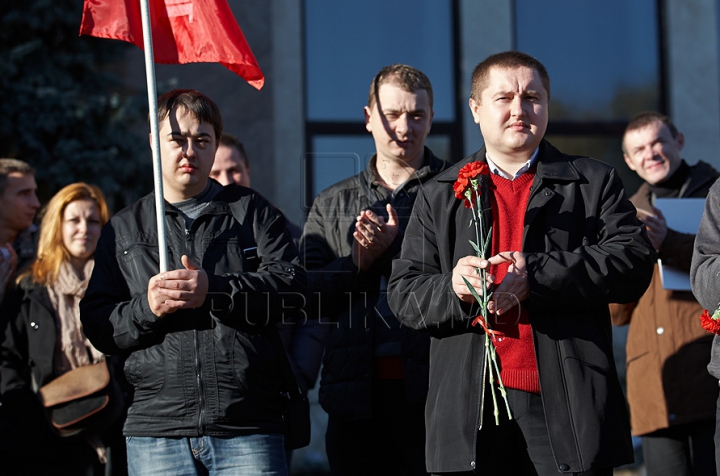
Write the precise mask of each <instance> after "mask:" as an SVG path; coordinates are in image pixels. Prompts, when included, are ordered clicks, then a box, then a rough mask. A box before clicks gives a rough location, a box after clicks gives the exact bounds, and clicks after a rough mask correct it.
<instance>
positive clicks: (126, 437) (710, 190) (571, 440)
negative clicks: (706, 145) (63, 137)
mask: <svg viewBox="0 0 720 476" xmlns="http://www.w3.org/2000/svg"><path fill="white" fill-rule="evenodd" d="M549 100H550V78H549V75H548V73H547V71H546V69H545V67H544V66H543V65H542V63H540V62H539V61H538V60H537V59H535V58H533V57H531V56H529V55H527V54H524V53H520V52H516V51H508V52H503V53H498V54H495V55H492V56H490V57H488V58H486V59H485V60H484V61H482V62H481V63H479V64H478V65H477V67H476V68H475V70H474V72H473V75H472V87H471V91H470V99H469V107H470V109H471V112H472V116H473V118H474V121H475V122H476V123H477V124H478V126H479V129H480V133H481V135H482V138H483V141H484V146H483V147H482V149H480V150H479V151H477V152H475V153H473V154H471V155H470V156H468V157H466V158H464V159H460V158H457V157H456V158H452V159H453V160H450V161H447V160H442V159H440V158H438V157H437V156H436V155H435V154H434V153H433V152H432V151H431V150H430V149H429V148H428V147H426V145H425V142H426V139H427V137H428V134H429V133H430V130H431V127H432V120H433V89H432V85H431V83H430V80H429V79H428V78H427V76H426V75H425V74H423V73H422V72H421V71H419V70H417V69H416V68H413V67H411V66H407V65H402V64H395V65H391V66H387V67H384V68H382V69H381V70H380V71H379V72H378V73H377V74H376V75H375V77H374V78H373V80H372V82H371V84H370V90H369V95H368V102H367V106H366V107H365V109H364V115H365V124H366V129H367V131H368V132H369V133H370V134H371V135H372V138H373V141H374V144H375V154H374V155H373V156H372V158H371V159H370V161H369V163H368V165H367V168H366V169H365V170H364V171H362V172H361V173H359V174H358V175H355V176H353V177H349V178H347V179H345V180H342V181H341V182H339V183H337V184H334V185H332V186H331V187H329V188H327V189H326V190H324V191H322V192H321V193H320V194H319V195H318V196H317V197H316V198H315V200H314V202H313V204H312V207H311V209H310V211H309V214H308V217H307V221H306V223H305V225H304V229H300V228H299V227H298V226H297V225H295V224H293V223H291V222H290V221H288V220H287V219H286V218H285V217H284V215H283V214H282V212H280V211H279V210H278V209H277V208H275V207H274V206H273V205H271V204H270V203H269V202H268V201H267V200H266V199H265V198H264V197H262V196H261V195H260V194H258V193H257V192H255V191H254V190H253V189H252V188H250V171H251V166H250V160H249V158H248V155H247V153H246V151H245V149H244V147H243V145H242V143H241V142H240V141H239V140H238V139H237V138H235V137H233V136H231V135H229V134H227V133H223V121H222V117H221V114H220V109H219V108H218V106H217V105H216V104H215V102H213V101H212V100H211V99H210V98H208V97H207V96H205V95H204V94H202V93H200V92H197V91H194V90H173V91H170V92H168V93H165V94H163V95H162V96H160V97H159V99H158V111H157V119H158V122H159V130H158V134H159V143H160V151H159V152H160V158H161V163H162V183H163V198H164V201H165V210H164V217H163V218H164V224H165V229H166V233H165V234H164V235H165V240H166V245H165V246H166V248H167V256H168V258H167V261H168V266H167V267H168V269H167V270H161V269H160V268H159V263H160V258H159V256H160V253H159V248H158V247H159V246H160V245H159V244H158V235H159V233H158V230H157V226H158V225H157V220H156V206H155V195H154V193H150V194H148V195H146V196H145V197H143V198H141V199H140V200H138V201H137V202H136V203H133V204H131V205H129V206H128V207H126V208H124V209H122V210H120V211H117V213H115V214H114V215H112V216H111V213H110V211H109V210H108V206H107V204H106V202H105V198H104V196H103V193H102V192H101V191H100V190H99V189H98V188H97V187H96V186H93V185H89V184H86V183H73V184H70V185H67V186H65V187H64V188H62V189H61V190H60V191H59V192H57V194H55V196H54V197H53V198H52V199H51V200H50V201H49V203H48V204H47V205H46V206H45V207H44V208H43V210H42V212H41V219H40V220H39V221H40V226H39V227H38V226H36V225H35V224H34V223H35V219H36V214H37V212H38V210H39V209H40V203H39V201H38V198H37V195H36V189H37V185H36V183H35V178H34V170H33V169H32V167H31V166H30V165H28V164H27V163H25V162H23V161H20V160H16V159H0V302H1V307H0V403H1V405H0V442H1V444H0V454H1V455H2V460H3V463H2V465H3V470H7V471H9V472H10V473H9V474H49V473H53V474H68V475H99V474H112V475H121V474H131V475H180V474H183V475H185V474H197V475H206V474H275V475H287V474H289V462H290V458H289V455H290V454H291V451H292V449H293V448H295V447H297V446H298V444H297V441H298V440H297V438H296V435H297V433H298V432H300V433H302V430H303V428H300V429H299V430H298V427H302V425H303V424H304V420H305V418H306V417H307V414H305V415H302V412H307V408H306V407H303V406H302V405H299V406H298V405H297V403H298V402H300V403H302V398H303V397H304V396H306V395H307V391H308V389H309V388H312V387H313V386H314V385H315V383H316V380H317V377H318V374H321V375H320V389H319V399H320V404H321V405H322V407H323V409H324V410H325V411H326V412H327V414H328V417H329V418H328V426H327V432H326V435H325V442H326V451H327V456H328V462H329V465H330V471H331V473H332V474H334V475H342V476H344V475H366V474H393V475H395V474H398V475H401V474H405V475H425V474H491V475H496V474H522V475H538V476H545V475H553V474H558V473H564V474H575V475H591V476H609V475H611V474H612V473H613V468H615V467H618V466H621V465H624V464H628V463H631V462H633V454H634V452H633V445H632V441H631V435H636V436H640V437H642V447H643V455H644V461H645V465H646V468H647V474H648V475H653V476H654V475H673V476H677V475H696V476H697V475H716V474H717V469H716V468H717V465H716V462H715V460H716V458H715V454H716V450H715V440H719V441H718V442H719V443H720V438H717V437H715V434H716V426H717V425H716V419H717V417H716V415H718V412H717V411H716V408H717V405H718V404H720V400H718V384H717V382H718V379H720V370H718V369H720V364H718V361H719V360H718V359H720V341H718V339H717V338H716V339H715V341H713V340H712V339H713V338H712V335H711V334H708V333H707V332H706V331H705V330H704V329H703V328H702V327H701V325H700V321H699V320H698V317H699V315H700V314H701V313H702V311H703V309H709V310H710V311H711V312H712V311H714V310H715V309H717V308H718V302H719V301H720V291H718V289H720V287H718V286H717V284H716V283H715V280H716V279H717V276H718V274H720V273H719V272H718V270H719V269H720V268H718V266H719V265H718V263H720V259H718V258H719V257H720V240H718V221H720V201H719V200H720V188H719V186H718V185H717V184H716V179H717V178H718V177H720V173H719V172H717V171H716V170H715V169H714V168H713V167H712V166H710V165H709V164H707V163H705V162H698V163H697V164H696V165H689V164H688V163H686V161H685V160H684V159H683V158H682V157H681V155H680V154H681V150H682V148H683V145H684V137H683V135H682V133H680V132H679V131H678V130H677V128H676V127H675V125H674V124H673V123H672V121H671V120H670V118H668V117H667V116H665V115H662V114H660V113H657V112H645V113H642V114H639V115H638V116H637V117H635V118H633V119H632V120H631V121H630V122H629V124H628V126H627V129H626V131H625V133H624V136H623V142H622V151H621V152H622V154H623V157H624V159H625V162H626V164H627V166H628V167H629V168H630V170H632V171H634V172H636V173H637V174H638V176H639V177H640V178H641V179H642V180H643V181H644V183H643V184H642V186H641V187H640V189H639V190H638V191H637V193H635V194H634V195H632V196H630V197H629V196H628V194H627V193H626V191H625V189H624V187H623V184H622V182H621V180H620V178H619V175H618V172H617V171H616V170H615V169H614V168H613V167H611V166H609V165H607V164H604V163H602V162H600V161H597V160H594V159H591V158H588V157H583V156H578V155H569V154H568V153H564V152H561V151H559V150H558V149H556V148H555V147H554V146H553V145H552V144H550V143H549V142H548V141H547V140H546V138H545V133H546V130H547V125H548V105H549ZM619 152H620V151H619ZM458 159H460V160H458ZM714 184H715V185H714ZM706 196H707V205H706V210H705V215H704V217H703V221H702V223H701V226H700V230H699V232H698V234H697V236H696V235H695V234H692V233H682V232H680V231H677V230H674V229H672V228H671V226H670V225H669V224H668V223H667V221H666V219H665V217H664V215H663V213H662V211H661V210H660V209H659V208H658V207H657V206H656V203H655V201H656V199H658V198H675V199H683V198H704V197H706ZM683 203H685V202H683ZM479 230H482V232H480V231H479ZM658 259H661V260H662V263H664V264H665V265H668V266H676V267H679V268H681V269H682V270H684V272H686V273H689V275H690V278H691V282H692V291H693V292H694V293H695V295H694V296H693V293H692V292H690V291H689V290H685V291H678V290H668V289H665V288H664V286H663V282H662V277H661V271H660V269H659V267H658V265H657V264H656V263H657V260H658ZM691 264H692V266H691ZM695 296H697V300H696V298H695ZM612 324H615V325H618V326H619V325H626V324H629V326H630V327H629V334H628V341H627V398H626V397H625V395H624V394H623V389H622V386H621V384H620V379H619V377H618V374H617V371H616V367H615V361H614V355H613V348H612ZM711 356H712V362H711ZM708 364H709V365H710V367H709V370H710V371H709V372H708ZM91 366H92V367H93V368H101V369H102V371H103V373H102V375H105V376H107V378H106V380H104V381H103V382H101V385H99V386H98V387H97V388H95V387H93V388H92V390H88V391H85V392H84V393H83V390H77V389H74V393H73V394H72V396H70V397H68V398H66V399H63V398H58V395H57V393H53V392H57V391H58V390H57V389H58V388H62V389H64V388H66V387H67V386H68V384H67V382H69V381H71V376H73V375H77V372H76V371H77V370H79V369H85V368H89V367H91ZM85 383H86V385H84V387H89V384H87V382H85ZM81 386H82V385H81ZM296 392H297V395H298V396H297V397H295V394H296ZM98 398H99V399H100V401H101V403H100V404H98V405H97V406H93V407H92V408H90V409H88V407H87V405H95V402H96V401H98ZM80 401H82V402H83V403H82V404H83V405H86V407H82V409H83V410H82V412H81V414H80V415H75V417H73V418H75V419H74V420H73V419H72V418H70V420H72V421H69V422H66V423H65V422H60V421H59V420H60V417H59V415H60V414H61V413H60V412H62V411H65V412H69V411H70V410H73V411H75V410H77V408H78V405H79V404H78V402H80ZM716 401H717V402H716ZM58 402H59V403H58ZM628 404H629V412H628ZM111 408H112V409H113V411H109V410H110V409H111ZM298 409H299V410H298ZM298 412H299V413H298ZM93 418H94V419H95V420H93ZM97 421H100V424H98V423H97ZM91 422H93V424H91ZM718 454H720V453H718Z"/></svg>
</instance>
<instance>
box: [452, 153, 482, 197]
mask: <svg viewBox="0 0 720 476" xmlns="http://www.w3.org/2000/svg"><path fill="white" fill-rule="evenodd" d="M478 175H490V167H488V164H486V163H485V162H480V161H475V162H470V163H469V164H466V165H465V166H464V167H463V168H461V169H460V171H459V172H458V178H457V181H455V183H454V184H453V190H454V191H455V197H456V198H457V199H458V200H465V202H464V205H465V207H466V208H472V205H471V204H470V202H469V201H468V200H467V197H466V196H465V191H466V190H467V188H468V185H469V184H470V180H471V179H474V178H475V177H477V176H478Z"/></svg>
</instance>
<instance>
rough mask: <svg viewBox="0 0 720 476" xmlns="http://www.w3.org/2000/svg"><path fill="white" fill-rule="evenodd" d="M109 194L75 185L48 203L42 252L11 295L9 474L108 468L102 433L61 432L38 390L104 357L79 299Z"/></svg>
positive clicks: (1, 373) (1, 381) (5, 338)
mask: <svg viewBox="0 0 720 476" xmlns="http://www.w3.org/2000/svg"><path fill="white" fill-rule="evenodd" d="M108 218H109V213H108V208H107V205H106V204H105V198H104V196H103V194H102V192H101V191H100V189H99V188H98V187H96V186H94V185H88V184H85V183H74V184H71V185H68V186H66V187H65V188H63V189H62V190H60V191H59V192H58V193H57V194H56V195H55V196H54V197H53V198H52V199H51V200H50V203H49V204H48V206H47V210H46V212H45V214H44V216H43V219H42V223H41V231H40V238H39V242H38V252H37V258H36V260H35V262H34V263H33V264H32V266H31V267H30V269H29V270H28V271H26V272H25V273H24V274H23V275H21V276H20V277H19V278H18V284H19V286H18V287H17V289H16V291H15V292H14V293H13V294H8V295H7V296H6V299H5V302H4V303H3V308H2V312H0V318H1V319H2V330H3V333H2V334H0V338H2V342H1V343H0V400H1V401H2V406H0V447H2V448H3V449H2V451H3V452H5V455H4V457H3V459H2V464H3V466H4V467H5V468H6V469H7V466H6V465H8V464H9V465H10V468H12V469H13V470H14V471H12V470H11V471H9V474H63V475H95V474H102V471H103V466H104V462H105V461H106V457H107V453H106V447H105V443H103V441H102V440H101V439H100V436H99V435H90V436H83V437H77V438H72V437H71V438H67V437H61V436H59V435H57V434H56V433H54V432H53V431H52V429H51V427H50V424H49V422H48V420H47V417H46V414H45V411H44V409H43V407H42V405H41V403H40V399H39V398H38V396H37V392H38V389H39V388H40V387H42V386H43V385H45V384H47V383H48V382H50V381H52V380H53V379H55V378H57V377H58V376H60V375H62V374H64V373H66V372H68V371H70V370H72V369H74V368H77V367H82V366H85V365H90V364H94V363H98V362H101V361H103V360H104V359H105V356H104V355H103V354H101V353H100V352H99V351H97V350H96V349H95V348H94V347H93V346H92V345H91V344H90V342H89V341H88V340H87V338H86V337H85V335H84V334H83V332H82V325H81V323H80V314H79V302H80V299H81V298H82V297H83V295H84V293H85V289H86V287H87V283H88V280H89V279H90V274H91V272H92V269H93V264H94V261H93V254H94V253H95V247H96V245H97V241H98V238H99V237H100V229H101V227H102V225H103V224H105V222H107V221H108Z"/></svg>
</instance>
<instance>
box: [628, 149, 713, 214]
mask: <svg viewBox="0 0 720 476" xmlns="http://www.w3.org/2000/svg"><path fill="white" fill-rule="evenodd" d="M717 178H718V172H717V171H716V170H715V169H714V168H713V167H712V166H711V165H710V164H708V163H707V162H703V161H702V160H701V161H699V162H698V163H697V164H695V165H691V166H690V174H689V175H688V178H687V180H686V181H685V183H684V184H683V186H682V188H681V189H680V198H683V197H691V196H693V194H694V193H695V192H697V190H698V189H700V188H702V187H703V186H704V185H706V184H707V183H709V182H714V181H715V180H717ZM636 195H637V196H638V197H643V198H644V199H645V200H648V201H649V202H650V203H651V204H653V203H654V202H655V197H654V196H653V193H652V191H651V190H650V185H648V183H647V182H643V183H642V185H640V188H638V191H637V192H636Z"/></svg>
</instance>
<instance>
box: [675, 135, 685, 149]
mask: <svg viewBox="0 0 720 476" xmlns="http://www.w3.org/2000/svg"><path fill="white" fill-rule="evenodd" d="M675 142H677V145H678V150H682V148H683V147H684V146H685V136H684V135H683V133H682V132H678V135H677V137H676V138H675Z"/></svg>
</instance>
